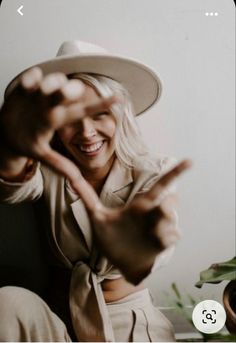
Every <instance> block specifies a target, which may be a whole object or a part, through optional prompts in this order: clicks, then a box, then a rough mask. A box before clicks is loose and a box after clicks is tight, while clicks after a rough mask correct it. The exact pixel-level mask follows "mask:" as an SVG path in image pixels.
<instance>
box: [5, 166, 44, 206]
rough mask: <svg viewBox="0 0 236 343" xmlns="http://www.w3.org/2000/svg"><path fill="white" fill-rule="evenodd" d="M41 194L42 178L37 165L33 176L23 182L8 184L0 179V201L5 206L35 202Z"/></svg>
mask: <svg viewBox="0 0 236 343" xmlns="http://www.w3.org/2000/svg"><path fill="white" fill-rule="evenodd" d="M42 193H43V177H42V173H41V171H40V165H39V163H37V165H36V168H35V173H34V175H33V176H32V177H31V178H30V179H28V180H26V181H23V182H9V181H5V180H3V179H1V178H0V201H1V203H6V204H17V203H20V202H26V201H35V200H37V199H38V198H39V197H40V196H41V195H42Z"/></svg>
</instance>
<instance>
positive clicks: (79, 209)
mask: <svg viewBox="0 0 236 343" xmlns="http://www.w3.org/2000/svg"><path fill="white" fill-rule="evenodd" d="M132 182H133V177H132V171H131V170H130V169H128V168H125V167H124V166H123V165H122V164H121V163H120V162H119V161H118V159H116V160H115V161H114V163H113V166H112V168H111V170H110V173H109V175H108V177H107V179H106V181H105V184H104V186H103V188H102V191H101V194H100V200H101V202H102V203H103V204H104V205H105V206H107V207H111V208H112V207H113V208H114V207H119V206H123V205H124V204H125V200H126V199H122V197H120V196H119V194H120V191H124V188H125V187H127V186H128V185H130V184H131V183H132ZM71 208H72V212H73V215H74V217H75V219H76V221H77V223H78V225H79V228H80V230H81V231H82V233H83V235H84V238H85V241H86V244H87V246H88V249H89V250H90V251H91V249H92V230H91V227H90V220H89V217H88V214H87V211H86V208H85V206H84V204H83V201H82V199H81V198H79V199H77V200H76V201H74V202H72V203H71Z"/></svg>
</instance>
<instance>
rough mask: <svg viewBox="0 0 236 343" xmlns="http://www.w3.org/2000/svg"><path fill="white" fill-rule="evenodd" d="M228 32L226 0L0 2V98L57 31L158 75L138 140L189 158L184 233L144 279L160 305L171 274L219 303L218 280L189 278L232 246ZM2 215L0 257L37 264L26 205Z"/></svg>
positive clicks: (55, 39) (50, 45) (59, 38)
mask: <svg viewBox="0 0 236 343" xmlns="http://www.w3.org/2000/svg"><path fill="white" fill-rule="evenodd" d="M20 5H24V8H23V12H24V16H20V15H19V14H18V13H17V8H18V7H19V6H20ZM206 12H213V13H215V12H217V13H218V16H215V15H214V16H206V15H205V13H206ZM234 31H235V22H234V5H233V1H230V0H215V1H213V0H211V1H210V0H177V1H175V0H128V1H127V0H99V1H94V0H64V1H63V0H50V1H48V0H41V1H37V0H22V1H18V0H5V1H3V3H2V6H1V11H0V42H1V55H0V68H1V80H0V96H1V99H2V95H3V91H4V88H5V86H6V85H7V83H8V82H9V81H10V79H11V78H12V77H14V76H15V75H16V74H17V73H18V72H20V71H21V70H22V69H24V68H26V67H28V66H30V65H33V64H34V63H37V62H39V61H42V60H46V59H49V58H51V57H54V55H55V54H56V52H57V50H58V47H59V45H60V44H61V42H63V41H65V40H72V39H80V40H84V41H89V42H93V43H96V44H98V45H101V46H103V47H105V48H107V49H108V50H110V51H111V52H114V53H118V54H121V55H126V56H130V57H133V58H135V59H138V60H140V61H143V62H144V63H147V64H149V65H150V66H152V67H153V68H154V69H155V70H156V71H157V73H158V74H159V76H160V78H161V80H162V83H163V94H162V97H161V100H160V102H159V103H158V104H157V105H156V106H155V107H154V108H152V109H150V110H149V111H148V112H147V113H146V114H144V115H143V116H142V117H141V118H140V119H138V121H139V124H140V127H141V131H142V133H143V136H144V139H145V141H146V142H147V144H148V146H149V147H150V149H151V150H152V151H153V152H155V154H161V155H167V156H175V157H176V158H177V159H182V158H184V157H190V158H191V159H192V160H193V161H194V168H193V169H192V170H191V171H189V172H188V173H186V175H184V176H183V177H182V178H181V180H180V181H179V182H178V189H179V195H180V200H181V201H180V206H179V217H180V226H181V228H182V233H183V237H182V239H181V241H180V242H179V244H178V246H177V248H176V251H175V254H174V256H173V258H172V259H171V261H170V262H169V264H168V266H166V267H165V268H162V269H160V270H159V271H157V272H156V273H155V274H154V275H152V276H151V277H150V278H149V280H148V284H149V287H150V289H151V292H152V294H153V296H154V300H155V302H156V303H157V304H158V305H160V306H163V307H166V306H168V301H167V297H166V295H165V294H164V291H167V292H169V293H171V291H170V285H171V283H172V282H176V283H177V285H178V286H179V288H180V290H181V292H182V293H183V294H187V293H188V294H191V295H192V296H194V297H195V298H196V299H200V298H201V299H215V300H218V301H220V302H221V297H222V290H223V288H224V286H225V283H224V284H221V285H205V286H203V288H202V289H200V290H199V289H197V288H196V287H194V284H195V283H196V282H197V281H198V279H199V272H200V271H201V270H203V269H206V268H207V267H209V265H210V264H212V263H214V262H220V261H224V260H227V259H230V258H232V257H233V256H234V254H235V231H234V230H235V229H234V227H235V226H234V224H235V217H234V190H235V183H234V162H235V161H234V156H235V150H234V149H235V148H234V134H235V132H234V127H235V125H234V124H235V123H234V121H235V119H234V107H235V106H234V93H235V83H234V82H235V79H234V75H235V70H234V58H235V56H234V51H235V50H234V49H235V46H234V44H235V43H234ZM0 215H1V217H0V218H1V220H0V224H1V233H0V237H1V240H0V264H1V265H2V266H4V265H8V266H11V265H14V263H15V261H16V260H17V262H18V263H21V262H22V263H23V265H24V266H25V267H27V268H29V270H31V271H33V270H34V269H35V268H36V267H35V266H37V268H38V266H39V265H40V262H39V261H38V258H37V256H36V255H35V251H37V250H38V247H37V242H36V239H37V234H35V233H34V229H33V227H34V225H35V222H34V218H33V217H32V215H31V214H30V206H29V205H23V206H16V207H14V208H10V207H8V206H5V205H4V206H1V208H0ZM35 256H36V257H35ZM187 303H188V302H187V300H186V304H187Z"/></svg>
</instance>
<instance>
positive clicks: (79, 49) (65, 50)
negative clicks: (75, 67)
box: [57, 40, 107, 57]
mask: <svg viewBox="0 0 236 343" xmlns="http://www.w3.org/2000/svg"><path fill="white" fill-rule="evenodd" d="M90 53H91V54H105V53H107V50H105V49H104V48H102V47H100V46H98V45H95V44H92V43H88V42H83V41H79V40H75V41H67V42H64V43H62V45H61V46H60V48H59V50H58V52H57V57H60V56H72V55H81V54H90Z"/></svg>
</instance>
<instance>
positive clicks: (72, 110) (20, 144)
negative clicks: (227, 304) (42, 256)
mask: <svg viewBox="0 0 236 343" xmlns="http://www.w3.org/2000/svg"><path fill="white" fill-rule="evenodd" d="M83 49H84V50H83ZM99 49H100V48H98V47H96V46H93V45H91V44H87V43H83V42H72V43H71V42H69V43H65V44H64V45H62V47H61V48H60V50H59V55H61V56H62V57H57V59H54V60H52V61H48V62H45V63H42V64H39V65H38V66H37V67H35V68H32V69H30V70H28V71H26V72H24V73H23V74H22V75H20V76H19V77H17V78H16V79H15V80H14V81H13V82H12V83H11V84H10V86H9V87H8V89H7V91H6V100H5V103H4V105H3V107H2V110H1V126H2V128H4V139H5V147H4V148H2V154H1V156H2V158H1V165H0V176H1V199H2V201H5V202H7V203H18V202H22V201H26V200H27V201H28V200H31V201H36V200H37V199H39V198H40V201H41V202H42V201H43V203H44V204H45V205H46V206H45V207H43V214H44V215H45V216H46V217H47V218H49V219H50V223H49V227H50V228H49V236H50V242H51V248H52V251H53V253H54V255H55V257H56V263H55V264H56V265H55V267H54V268H53V271H52V276H53V277H52V282H51V284H50V289H49V290H48V294H47V299H46V301H47V302H48V304H49V305H50V308H49V307H48V306H47V305H46V303H45V302H44V301H43V300H42V299H40V298H39V297H37V296H36V295H35V294H34V293H32V292H29V291H27V290H24V289H21V288H17V287H5V288H3V289H1V291H0V302H1V306H0V307H1V309H2V310H1V313H0V315H1V324H0V340H2V341H6V340H11V341H15V340H19V341H22V340H23V341H28V340H29V341H61V340H66V341H70V340H71V339H73V340H76V339H77V340H79V341H171V340H174V335H173V330H172V327H171V325H170V323H169V322H168V321H167V319H166V318H164V316H163V315H162V314H161V313H160V312H159V311H158V310H157V309H156V308H155V307H154V306H153V305H152V303H151V300H150V296H149V293H148V291H147V289H145V287H144V285H143V284H142V280H143V279H144V278H145V277H146V276H147V275H148V274H149V273H150V272H151V271H152V270H153V267H154V262H155V259H156V261H157V263H160V259H161V258H163V256H165V254H166V253H167V252H168V250H169V248H170V247H172V246H173V244H174V243H175V242H176V240H177V239H178V237H179V233H178V230H177V225H176V215H175V201H174V196H173V194H170V192H169V193H168V186H169V183H170V182H171V181H172V180H173V179H174V178H176V177H177V176H178V175H179V174H181V173H182V172H183V171H184V170H185V169H187V168H188V167H189V162H188V161H183V162H182V163H180V164H178V165H177V166H176V167H175V168H173V169H172V170H171V171H169V172H167V173H166V174H165V175H163V174H164V173H165V172H166V171H167V169H168V168H169V167H168V164H169V161H168V160H167V159H158V160H156V161H154V160H152V159H151V158H150V157H149V155H148V153H147V151H146V149H145V146H144V144H143V143H142V141H141V138H140V134H139V131H138V128H137V126H136V123H135V121H134V116H135V114H136V115H137V114H139V113H141V112H143V111H144V110H145V109H147V108H148V107H150V106H151V105H152V104H153V103H154V102H155V101H156V100H157V99H158V98H159V95H160V82H159V79H158V77H157V76H156V75H155V74H154V73H153V71H151V70H150V69H149V68H148V67H146V66H144V65H142V64H140V63H138V62H135V61H132V60H129V59H126V58H121V57H116V56H111V55H108V54H105V53H104V51H103V50H102V51H101V50H99ZM58 70H61V72H62V73H58V72H57V73H55V72H56V71H58ZM42 71H43V72H44V75H43V73H42ZM129 73H131V74H132V75H129ZM65 74H66V75H67V76H68V78H67V77H66V76H65ZM122 78H123V82H122V83H123V84H124V85H125V86H126V87H124V86H123V85H122V84H121V83H120V82H117V80H122ZM142 83H143V84H142ZM134 86H135V87H134ZM127 89H128V90H129V92H130V95H131V99H132V101H133V104H134V110H133V108H132V103H131V99H130V96H129V93H128V91H127ZM147 90H148V91H147ZM114 94H115V95H114ZM140 94H143V99H142V98H141V97H140ZM21 123H23V124H24V125H21ZM19 127H20V130H19ZM55 133H56V134H55ZM52 138H53V139H52ZM50 142H51V146H50ZM37 161H40V162H41V165H39V163H38V162H37ZM156 256H157V257H156ZM12 299H14V304H15V306H14V308H13V307H12V306H11V307H10V306H9V301H11V302H12ZM22 303H24V304H27V306H25V305H24V306H23V304H22ZM52 310H53V311H54V312H55V313H56V314H57V315H58V316H59V317H60V318H61V319H62V320H63V322H64V323H66V327H65V326H64V324H63V322H62V321H61V320H60V319H59V317H58V316H56V315H55V313H54V312H52ZM2 318H3V320H2ZM13 321H14V325H13V327H14V330H13V329H12V322H13ZM9 323H11V329H10V328H9Z"/></svg>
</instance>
